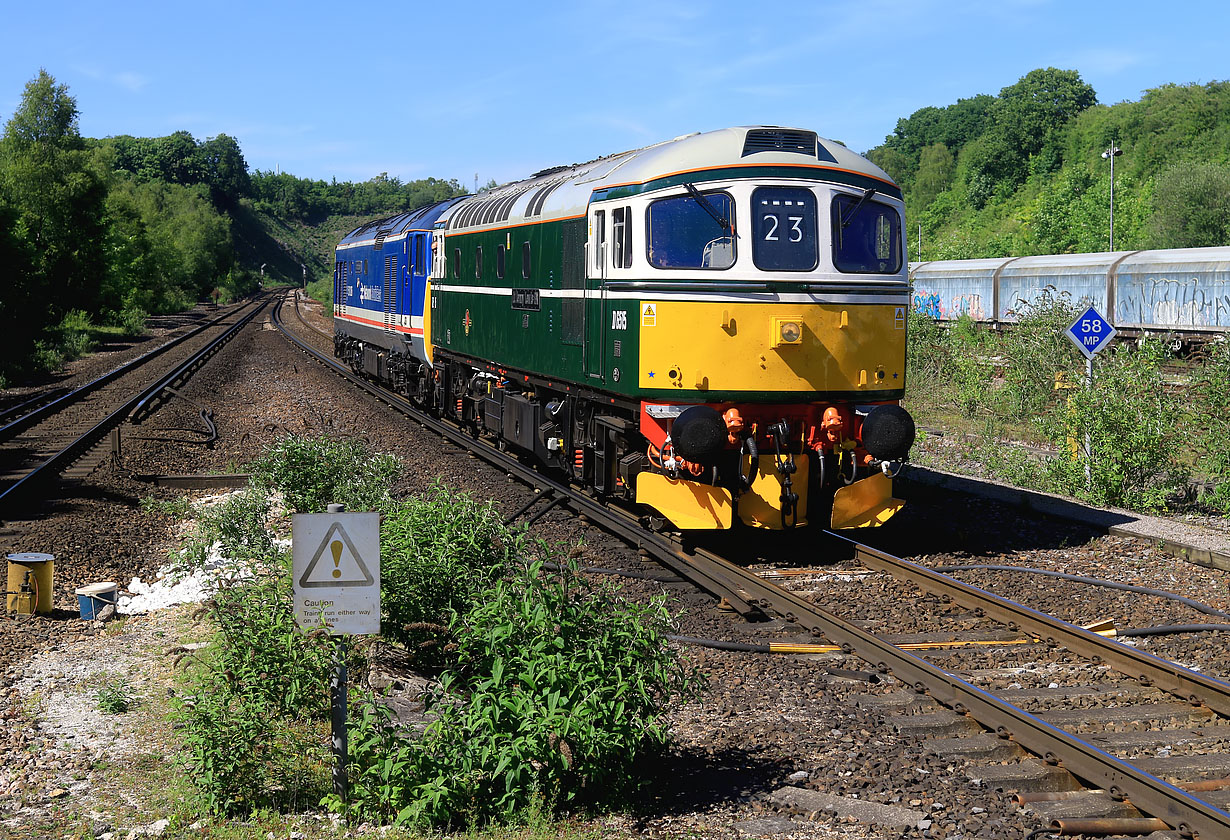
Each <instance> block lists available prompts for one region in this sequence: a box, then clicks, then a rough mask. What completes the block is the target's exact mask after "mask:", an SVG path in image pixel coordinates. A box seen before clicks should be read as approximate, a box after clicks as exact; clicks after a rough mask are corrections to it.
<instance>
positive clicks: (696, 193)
mask: <svg viewBox="0 0 1230 840" xmlns="http://www.w3.org/2000/svg"><path fill="white" fill-rule="evenodd" d="M683 188H684V189H685V190H687V191H688V195H690V196H692V198H694V199H696V203H697V204H699V205H700V208H701V209H702V210H704V211H705V212H706V213H708V214H709V215H710V216H712V217H713V221H715V222H717V223H718V225H719V226H720V227H721V228H722V230H729V231H730V232H731V233H733V232H734V229H733V228H731V226H730V219H728V218H726V217H725V216H723V215H722V214H721V213H719V212H718V210H717V208H716V207H714V206H713V202H711V201H709V199H707V198H705V196H704V195H703V194H702V193H701V191H700V190H698V189H696V187H695V186H694V185H692V184H684V185H683Z"/></svg>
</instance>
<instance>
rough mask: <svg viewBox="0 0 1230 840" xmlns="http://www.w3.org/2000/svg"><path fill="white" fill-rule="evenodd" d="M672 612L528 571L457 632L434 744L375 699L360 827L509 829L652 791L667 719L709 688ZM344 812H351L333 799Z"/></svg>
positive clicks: (514, 576) (520, 571)
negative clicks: (652, 761)
mask: <svg viewBox="0 0 1230 840" xmlns="http://www.w3.org/2000/svg"><path fill="white" fill-rule="evenodd" d="M667 626H668V616H667V613H666V611H665V609H664V607H663V605H662V604H661V603H660V602H656V603H654V604H651V605H650V606H647V607H646V606H638V605H635V604H630V603H628V602H625V601H623V600H622V599H620V598H619V597H617V596H616V595H614V594H613V593H612V592H611V591H609V590H607V589H600V588H595V587H592V586H591V585H590V584H589V583H588V582H587V581H585V580H584V579H583V578H582V577H581V576H580V575H579V573H578V572H577V570H576V566H575V564H571V563H564V564H563V569H562V571H561V572H560V573H559V574H558V575H548V574H547V573H545V572H544V570H543V566H542V564H541V562H533V563H531V564H529V565H528V566H521V567H517V568H516V569H515V570H514V571H513V572H512V573H511V574H510V575H509V576H508V577H507V578H505V579H503V580H501V581H499V582H498V583H496V584H495V586H494V587H493V588H492V589H490V590H489V591H488V592H486V593H484V597H483V598H482V599H481V600H480V601H479V602H478V603H477V604H476V606H475V607H474V609H472V610H471V611H470V612H469V613H467V614H465V615H460V614H459V615H458V616H457V618H456V619H455V620H454V624H453V632H454V638H455V641H456V644H457V646H458V660H457V665H456V667H455V668H454V669H452V670H450V671H446V672H445V673H444V674H442V675H441V678H440V681H439V683H438V688H437V690H436V691H435V692H434V693H433V694H432V695H431V696H430V697H429V699H428V704H427V705H428V709H429V710H430V712H431V713H432V714H433V715H434V717H435V720H434V721H433V722H432V723H431V724H430V725H429V726H428V728H427V730H426V732H425V733H424V735H423V736H422V737H421V738H414V737H412V736H409V735H406V734H403V733H400V732H398V731H396V730H394V729H393V728H392V727H390V725H389V719H388V715H387V713H386V712H384V711H383V710H382V709H381V708H380V707H379V706H378V704H376V703H375V701H374V699H373V698H371V697H367V698H366V699H365V700H362V701H361V708H360V714H358V715H357V716H356V723H355V726H354V729H353V730H352V732H351V744H352V747H353V752H352V763H351V767H350V771H351V780H352V781H351V792H352V798H351V804H350V806H349V810H350V811H351V812H352V813H353V814H354V815H355V816H356V817H358V818H362V819H380V820H382V821H385V820H392V821H394V822H395V823H399V824H411V825H420V826H435V827H442V826H459V825H481V824H486V823H492V822H495V823H504V822H511V821H516V820H518V819H521V818H523V817H525V816H527V815H531V816H532V815H534V814H541V813H543V812H551V813H554V812H557V811H558V810H560V809H562V808H565V807H571V806H574V805H578V804H581V803H588V804H594V802H595V799H596V797H597V796H599V795H600V796H601V797H602V800H603V802H604V804H607V805H613V804H616V803H618V802H619V801H621V797H622V796H624V795H626V794H628V793H630V792H631V791H633V790H634V789H635V788H636V787H637V786H638V785H639V776H638V774H637V773H636V771H635V768H636V766H637V763H638V761H639V760H641V759H643V758H645V757H647V756H651V755H653V754H655V753H656V752H657V751H658V750H659V749H660V748H661V747H662V746H663V745H664V744H665V742H666V737H667V733H666V729H665V727H664V726H663V725H662V722H661V718H662V715H663V714H664V712H665V710H666V705H667V703H668V702H669V701H670V699H671V698H672V697H676V696H683V697H688V696H691V695H692V694H693V692H694V691H696V690H697V688H698V687H699V678H698V677H697V675H696V674H695V673H694V672H691V671H689V670H688V669H687V668H685V667H684V666H683V665H682V663H681V662H680V661H679V660H678V659H677V658H676V656H675V654H674V653H673V652H672V651H671V650H670V649H668V648H667V647H666V646H665V643H664V640H663V634H664V633H665V632H666V629H667ZM327 801H328V802H329V804H330V805H331V807H333V808H335V809H342V808H343V805H342V803H340V802H338V801H337V800H335V799H329V800H327Z"/></svg>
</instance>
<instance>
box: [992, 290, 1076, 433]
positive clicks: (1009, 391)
mask: <svg viewBox="0 0 1230 840" xmlns="http://www.w3.org/2000/svg"><path fill="white" fill-rule="evenodd" d="M1054 292H1055V290H1054V288H1052V287H1047V288H1046V289H1044V290H1042V292H1041V293H1040V294H1039V295H1038V297H1036V298H1034V299H1033V300H1030V301H1018V302H1017V318H1018V320H1017V323H1016V325H1015V326H1014V327H1013V328H1012V329H1010V330H1009V331H1008V332H1007V333H1006V334H1005V335H1004V337H1003V341H1002V342H1001V346H1000V348H999V352H1000V355H1001V356H1002V357H1003V359H1004V361H1005V362H1006V363H1007V364H1006V365H1005V367H1004V387H1003V388H1002V389H1001V390H1000V392H999V408H1000V411H1001V412H1002V413H1003V414H1004V415H1005V416H1007V417H1010V418H1014V419H1018V420H1031V419H1033V418H1035V417H1037V416H1038V415H1039V414H1041V413H1042V412H1044V411H1045V410H1046V409H1047V408H1048V407H1049V406H1051V405H1052V404H1054V403H1055V402H1057V396H1056V391H1055V374H1056V373H1063V374H1065V375H1066V376H1068V377H1069V378H1071V377H1072V376H1073V375H1075V373H1076V371H1077V359H1078V356H1077V353H1076V352H1074V350H1075V348H1074V347H1073V345H1072V342H1071V341H1069V340H1068V339H1067V338H1066V337H1065V336H1064V332H1065V331H1066V330H1067V329H1068V327H1069V326H1070V325H1071V323H1072V320H1073V319H1074V318H1075V317H1076V310H1077V307H1076V306H1074V305H1073V304H1072V301H1071V298H1070V296H1069V295H1068V293H1067V292H1063V293H1060V294H1058V295H1056V294H1055V293H1054Z"/></svg>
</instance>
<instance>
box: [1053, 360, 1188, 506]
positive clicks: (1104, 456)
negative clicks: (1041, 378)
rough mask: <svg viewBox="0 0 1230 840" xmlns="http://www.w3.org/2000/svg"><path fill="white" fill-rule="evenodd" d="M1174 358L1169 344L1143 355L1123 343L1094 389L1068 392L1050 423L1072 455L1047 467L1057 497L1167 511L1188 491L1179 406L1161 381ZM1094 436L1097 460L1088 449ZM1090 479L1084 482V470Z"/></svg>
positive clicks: (1103, 364) (1099, 371) (1104, 364)
mask: <svg viewBox="0 0 1230 840" xmlns="http://www.w3.org/2000/svg"><path fill="white" fill-rule="evenodd" d="M1168 357H1169V352H1168V350H1167V349H1166V346H1165V344H1164V343H1163V342H1161V341H1159V340H1157V339H1150V340H1148V341H1146V342H1145V343H1144V344H1143V345H1142V346H1141V348H1140V349H1138V350H1136V349H1133V348H1132V347H1131V346H1130V345H1119V346H1118V347H1116V348H1115V350H1114V352H1112V353H1109V354H1103V355H1102V356H1100V357H1099V359H1098V361H1099V364H1098V365H1097V366H1096V369H1095V370H1096V372H1095V376H1094V387H1093V388H1078V389H1073V390H1072V391H1070V392H1069V393H1070V397H1069V399H1068V400H1067V402H1066V403H1065V404H1064V405H1063V406H1061V407H1060V409H1059V411H1058V412H1057V414H1056V415H1055V416H1054V418H1053V419H1052V420H1051V421H1050V422H1049V423H1048V424H1046V425H1047V430H1048V432H1049V434H1050V437H1051V440H1052V441H1053V442H1054V443H1055V444H1056V446H1057V447H1059V448H1060V449H1061V451H1063V452H1065V453H1067V452H1070V451H1071V450H1072V449H1073V448H1075V450H1076V451H1075V455H1074V456H1071V457H1069V456H1067V455H1061V456H1059V457H1056V458H1053V459H1051V460H1050V461H1048V462H1047V464H1046V468H1045V477H1046V479H1047V481H1048V482H1050V483H1051V486H1052V487H1054V488H1055V489H1056V490H1057V491H1058V492H1061V493H1067V494H1069V495H1072V496H1075V497H1077V498H1080V499H1084V500H1086V501H1089V502H1092V503H1093V504H1097V505H1115V506H1120V507H1129V508H1133V509H1138V510H1162V509H1164V508H1165V507H1166V503H1167V499H1168V498H1169V497H1170V496H1172V495H1173V494H1175V493H1176V492H1177V491H1178V490H1179V489H1180V487H1181V486H1182V485H1183V483H1184V481H1185V479H1186V474H1185V472H1184V470H1183V469H1182V468H1181V467H1180V466H1179V465H1178V464H1177V463H1176V461H1175V453H1176V452H1180V451H1182V448H1181V447H1182V446H1183V445H1184V444H1183V441H1180V440H1179V439H1178V433H1177V431H1176V429H1175V424H1174V422H1173V418H1174V417H1175V416H1177V415H1178V414H1179V412H1180V405H1179V404H1178V402H1177V400H1176V399H1175V398H1174V397H1173V396H1172V395H1171V394H1170V393H1169V392H1168V391H1167V390H1166V388H1165V387H1164V385H1163V383H1162V376H1161V374H1162V365H1163V363H1164V362H1165V361H1166V359H1167V358H1168ZM1086 435H1088V437H1089V440H1090V444H1091V450H1092V456H1091V457H1090V456H1088V455H1087V454H1086V453H1085V451H1084V446H1085V438H1086ZM1087 465H1088V467H1089V471H1090V473H1091V475H1092V481H1091V482H1090V481H1087V480H1086V477H1085V472H1086V466H1087Z"/></svg>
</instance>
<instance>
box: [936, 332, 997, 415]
mask: <svg viewBox="0 0 1230 840" xmlns="http://www.w3.org/2000/svg"><path fill="white" fill-rule="evenodd" d="M945 339H946V343H947V345H948V348H949V358H950V360H951V370H950V372H949V376H950V377H951V378H952V383H953V386H954V394H953V396H954V398H955V401H956V407H957V408H958V409H959V410H960V411H962V412H963V413H964V414H966V415H967V416H970V417H972V416H973V415H974V414H975V413H977V411H978V409H979V408H986V398H987V393H988V389H989V386H990V384H991V378H992V376H993V375H994V374H995V365H994V363H993V361H992V356H993V354H994V352H995V349H996V348H995V344H994V336H992V335H991V334H990V333H989V332H988V331H987V330H986V329H985V328H984V327H982V326H980V325H979V324H978V323H977V322H975V321H974V320H973V319H972V318H971V317H970V316H969V315H962V316H961V317H960V318H958V319H957V320H956V321H954V322H953V324H952V326H951V327H949V328H948V333H947V335H946V336H945Z"/></svg>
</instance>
